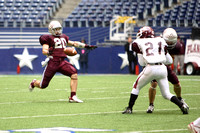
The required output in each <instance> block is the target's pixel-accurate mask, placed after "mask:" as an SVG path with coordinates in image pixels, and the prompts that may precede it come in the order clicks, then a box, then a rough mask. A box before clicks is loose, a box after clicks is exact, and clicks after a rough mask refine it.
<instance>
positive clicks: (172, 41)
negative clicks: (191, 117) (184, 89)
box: [147, 28, 189, 113]
mask: <svg viewBox="0 0 200 133" xmlns="http://www.w3.org/2000/svg"><path fill="white" fill-rule="evenodd" d="M162 37H163V38H164V39H165V41H166V42H167V44H168V52H169V54H173V53H174V52H177V51H179V49H180V47H178V45H176V42H177V33H176V31H175V30H174V29H173V28H167V29H165V30H164V32H163V35H162ZM166 66H167V72H168V81H169V82H170V83H172V84H173V86H174V92H175V94H176V96H177V97H178V99H179V100H181V102H182V103H183V104H185V106H186V107H187V108H189V106H188V105H187V104H186V102H185V101H184V100H183V99H182V97H181V84H180V82H179V80H178V77H177V76H176V74H175V72H173V71H172V69H171V67H170V66H168V65H166ZM157 84H158V83H157V82H156V81H155V80H153V81H152V82H151V87H150V88H149V107H148V109H147V113H152V112H153V111H154V104H153V103H154V100H155V95H156V89H155V88H156V87H157Z"/></svg>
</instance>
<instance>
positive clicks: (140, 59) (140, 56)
mask: <svg viewBox="0 0 200 133" xmlns="http://www.w3.org/2000/svg"><path fill="white" fill-rule="evenodd" d="M137 56H138V63H139V64H140V66H146V62H145V60H144V58H143V56H142V54H140V53H138V54H137Z"/></svg>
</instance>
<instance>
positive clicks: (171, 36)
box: [162, 28, 178, 49]
mask: <svg viewBox="0 0 200 133" xmlns="http://www.w3.org/2000/svg"><path fill="white" fill-rule="evenodd" d="M162 37H163V38H164V39H165V41H166V43H167V44H168V48H170V49H172V48H174V47H175V46H176V42H177V37H178V35H177V33H176V31H175V30H174V29H173V28H167V29H165V30H164V31H163V35H162Z"/></svg>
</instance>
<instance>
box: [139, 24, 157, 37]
mask: <svg viewBox="0 0 200 133" xmlns="http://www.w3.org/2000/svg"><path fill="white" fill-rule="evenodd" d="M153 37H154V31H153V29H152V28H151V27H149V26H144V27H142V28H140V29H139V31H138V33H137V35H136V38H137V39H138V38H153Z"/></svg>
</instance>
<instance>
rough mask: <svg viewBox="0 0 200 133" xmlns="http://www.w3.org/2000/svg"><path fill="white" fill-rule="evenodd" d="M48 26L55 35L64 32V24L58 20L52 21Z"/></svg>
mask: <svg viewBox="0 0 200 133" xmlns="http://www.w3.org/2000/svg"><path fill="white" fill-rule="evenodd" d="M48 28H49V32H50V33H51V34H52V35H54V36H60V35H61V34H62V26H61V24H60V23H59V22H58V21H56V20H54V21H51V22H50V24H49V27H48Z"/></svg>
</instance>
